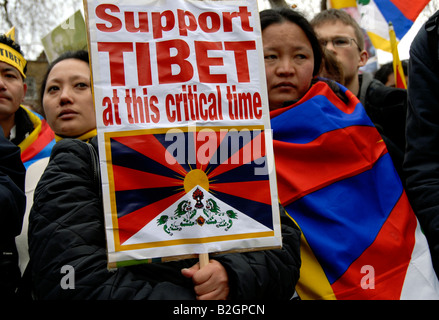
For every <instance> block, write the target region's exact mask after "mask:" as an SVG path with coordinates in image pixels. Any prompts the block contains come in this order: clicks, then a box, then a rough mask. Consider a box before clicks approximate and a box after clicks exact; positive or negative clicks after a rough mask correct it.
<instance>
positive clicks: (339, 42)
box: [320, 37, 360, 49]
mask: <svg viewBox="0 0 439 320" xmlns="http://www.w3.org/2000/svg"><path fill="white" fill-rule="evenodd" d="M351 41H353V42H354V43H355V44H356V45H357V47H358V49H360V46H359V45H358V43H357V41H355V39H354V38H347V37H337V38H334V39H331V40H324V39H320V44H321V45H322V46H323V47H326V45H327V44H328V42H332V45H333V46H334V48H346V47H350V46H351V44H352V42H351Z"/></svg>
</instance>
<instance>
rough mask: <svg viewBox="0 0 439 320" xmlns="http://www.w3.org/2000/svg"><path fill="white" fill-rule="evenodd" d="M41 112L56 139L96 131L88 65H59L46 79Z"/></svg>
mask: <svg viewBox="0 0 439 320" xmlns="http://www.w3.org/2000/svg"><path fill="white" fill-rule="evenodd" d="M43 108H44V112H45V114H46V119H47V122H48V124H49V126H50V127H51V128H52V130H53V131H54V132H55V133H56V134H57V135H59V136H63V137H78V136H80V135H82V134H84V133H86V132H88V131H90V130H92V129H95V128H96V115H95V110H94V107H93V97H92V92H91V88H90V68H89V65H88V64H87V63H86V62H84V61H82V60H78V59H66V60H62V61H60V62H58V63H57V64H56V65H55V66H54V67H53V68H52V70H51V71H50V73H49V76H48V77H47V82H46V88H45V91H44V96H43Z"/></svg>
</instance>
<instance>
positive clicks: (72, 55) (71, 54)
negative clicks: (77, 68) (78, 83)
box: [40, 50, 90, 106]
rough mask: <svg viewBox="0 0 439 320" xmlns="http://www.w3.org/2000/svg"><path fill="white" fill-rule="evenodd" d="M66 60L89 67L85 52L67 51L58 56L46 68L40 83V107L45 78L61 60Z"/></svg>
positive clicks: (44, 88)
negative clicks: (84, 63)
mask: <svg viewBox="0 0 439 320" xmlns="http://www.w3.org/2000/svg"><path fill="white" fill-rule="evenodd" d="M67 59H76V60H81V61H84V62H86V63H87V64H88V65H90V60H89V56H88V52H87V51H85V50H78V51H67V52H64V53H63V54H62V55H60V56H59V57H58V58H56V59H55V60H53V61H52V62H51V63H50V64H49V67H48V68H47V71H46V74H45V75H44V78H43V81H42V82H41V88H40V103H41V106H43V97H44V91H45V90H46V82H47V78H48V77H49V73H50V71H52V69H53V67H54V66H55V65H56V64H57V63H58V62H61V61H63V60H67Z"/></svg>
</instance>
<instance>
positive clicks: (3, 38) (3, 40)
mask: <svg viewBox="0 0 439 320" xmlns="http://www.w3.org/2000/svg"><path fill="white" fill-rule="evenodd" d="M0 43H3V44H5V45H7V46H8V47H11V48H12V49H14V50H15V51H17V52H18V53H19V54H21V55H22V56H23V57H24V53H23V51H21V47H20V45H19V44H18V43H17V42H15V41H14V40H12V39H11V38H9V37H7V36H5V35H4V34H1V35H0ZM26 70H27V64H26V65H25V66H24V69H23V73H25V74H26Z"/></svg>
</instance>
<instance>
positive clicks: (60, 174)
mask: <svg viewBox="0 0 439 320" xmlns="http://www.w3.org/2000/svg"><path fill="white" fill-rule="evenodd" d="M92 168H93V165H92V159H91V154H90V150H89V149H88V146H87V144H86V143H84V142H81V141H79V140H71V139H64V140H62V141H60V142H58V143H56V145H55V146H54V148H53V150H52V154H51V159H50V162H49V164H48V166H47V168H46V170H45V172H44V174H43V176H42V177H41V179H40V182H39V183H38V186H37V188H36V190H35V196H34V205H33V207H32V210H31V213H30V218H29V255H30V265H31V270H32V281H33V291H34V293H35V296H36V298H37V299H150V298H153V299H154V298H157V297H159V298H161V299H192V298H194V293H193V288H192V283H191V282H190V280H187V279H185V278H184V277H183V276H182V275H181V272H180V270H181V268H183V267H187V265H184V266H182V262H180V263H179V262H175V263H163V264H149V265H143V266H141V267H123V268H118V269H117V270H116V271H109V270H108V269H107V252H106V240H105V231H104V215H103V209H102V200H101V198H100V196H99V190H100V184H97V183H96V182H95V181H94V174H93V172H92V171H93V169H92ZM63 266H67V267H65V268H66V269H64V271H63V272H62V268H63ZM71 270H73V271H74V273H71V272H70V271H71ZM72 276H74V283H73V285H74V289H73V288H72V287H71V286H72V283H69V282H68V281H67V280H68V279H69V280H72V279H73V277H72ZM63 277H67V278H64V279H65V281H64V282H62V281H63V280H62V279H63ZM159 282H160V285H157V284H158V283H159ZM69 285H70V287H69ZM169 288H172V290H169Z"/></svg>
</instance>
